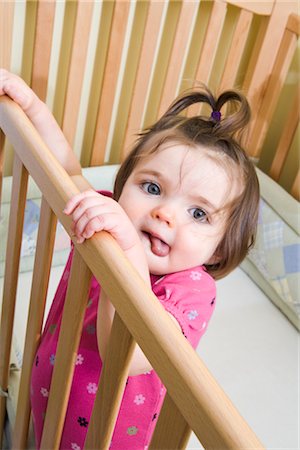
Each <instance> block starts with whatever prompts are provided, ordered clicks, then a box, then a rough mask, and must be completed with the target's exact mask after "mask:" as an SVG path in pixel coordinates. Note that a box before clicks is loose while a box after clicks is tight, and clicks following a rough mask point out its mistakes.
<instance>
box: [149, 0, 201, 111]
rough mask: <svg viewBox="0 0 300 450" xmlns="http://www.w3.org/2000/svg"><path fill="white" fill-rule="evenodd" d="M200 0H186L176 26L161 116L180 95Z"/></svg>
mask: <svg viewBox="0 0 300 450" xmlns="http://www.w3.org/2000/svg"><path fill="white" fill-rule="evenodd" d="M198 7H199V4H198V2H191V1H190V0H184V1H183V2H182V7H181V11H180V16H179V20H178V23H177V26H176V34H175V39H174V43H173V48H172V51H171V55H170V59H169V63H168V71H167V74H166V78H165V81H164V88H163V92H162V97H161V100H160V105H159V111H158V116H159V117H160V116H161V115H162V114H163V113H164V112H165V111H166V110H167V108H168V107H169V106H170V104H171V103H172V102H173V100H174V99H175V97H176V96H177V95H178V89H179V82H180V78H181V74H182V70H183V64H184V61H185V56H186V54H187V51H188V46H189V37H190V33H191V28H192V26H193V22H194V17H195V15H196V14H197V10H198Z"/></svg>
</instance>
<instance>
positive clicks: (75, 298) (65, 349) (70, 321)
mask: <svg viewBox="0 0 300 450" xmlns="http://www.w3.org/2000/svg"><path fill="white" fill-rule="evenodd" d="M91 276H92V274H91V271H90V269H89V268H88V266H87V265H86V264H85V262H84V261H83V259H82V258H81V256H80V255H79V253H78V252H77V251H76V250H75V251H74V255H73V261H72V268H71V273H70V279H69V284H68V289H67V294H66V300H65V306H64V311H63V317H62V323H61V329H60V334H59V339H58V346H57V352H56V357H55V364H54V370H53V375H52V380H51V386H50V392H49V399H48V405H47V411H46V417H45V423H44V429H43V435H42V440H41V448H42V449H50V448H51V450H58V449H59V445H60V439H61V434H62V430H63V425H64V419H65V414H66V410H67V406H68V400H69V394H70V389H71V385H72V378H73V372H74V367H75V361H76V353H77V349H78V345H79V340H80V336H81V329H82V324H83V319H84V314H85V310H86V304H87V297H88V292H89V287H90V281H91ZM57 399H59V401H60V409H59V410H58V408H57Z"/></svg>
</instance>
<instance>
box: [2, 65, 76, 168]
mask: <svg viewBox="0 0 300 450" xmlns="http://www.w3.org/2000/svg"><path fill="white" fill-rule="evenodd" d="M5 94H6V95H8V96H9V97H10V98H12V99H13V100H14V101H15V102H16V103H18V104H19V105H20V107H21V108H22V109H23V111H24V112H25V113H26V115H27V116H28V118H29V119H30V120H31V122H32V123H33V125H34V126H35V128H36V129H37V131H38V132H39V134H40V136H41V137H42V139H43V140H44V142H45V143H46V145H47V146H48V147H49V149H50V150H51V151H52V153H53V154H54V155H55V157H56V158H57V159H58V161H59V162H60V163H61V164H62V166H63V167H64V168H65V169H66V171H67V172H68V173H69V174H70V175H79V174H81V167H80V164H79V161H78V160H77V158H76V156H75V154H74V152H73V151H72V149H71V147H70V145H69V143H68V141H67V140H66V138H65V136H64V134H63V132H62V130H61V129H60V127H59V125H58V123H57V122H56V120H55V118H54V117H53V115H52V114H51V112H50V111H49V109H48V107H47V106H46V104H45V103H43V102H42V101H41V100H40V99H39V98H38V96H37V95H36V94H35V93H34V92H33V91H32V89H30V87H29V86H27V84H26V83H25V82H24V81H23V80H22V79H21V78H20V77H18V76H17V75H15V74H12V73H10V72H8V71H7V70H5V69H0V95H5Z"/></svg>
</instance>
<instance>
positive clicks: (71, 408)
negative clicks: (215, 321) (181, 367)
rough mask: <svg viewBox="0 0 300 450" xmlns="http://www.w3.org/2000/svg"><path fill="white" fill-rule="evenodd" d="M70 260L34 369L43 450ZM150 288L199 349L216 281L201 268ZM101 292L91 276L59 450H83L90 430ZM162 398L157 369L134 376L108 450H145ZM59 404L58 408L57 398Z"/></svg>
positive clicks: (37, 433)
mask: <svg viewBox="0 0 300 450" xmlns="http://www.w3.org/2000/svg"><path fill="white" fill-rule="evenodd" d="M72 256H73V251H71V253H70V256H69V259H68V262H67V264H66V267H65V270H64V273H63V275H62V278H61V280H60V283H59V286H58V288H57V292H56V294H55V297H54V300H53V303H52V306H51V309H50V312H49V316H48V318H47V322H46V325H45V329H44V331H43V335H42V339H41V343H40V346H39V348H38V351H37V354H36V357H35V361H34V365H33V370H32V378H31V405H32V416H33V423H34V430H35V437H36V445H37V448H39V447H40V441H41V436H42V430H43V424H44V417H45V411H46V407H47V400H48V393H49V388H50V382H51V376H52V371H53V366H54V362H55V352H56V347H57V342H58V334H59V329H60V324H61V319H62V312H63V306H64V301H65V296H66V289H67V284H68V278H69V273H70V267H71V260H72ZM151 285H152V291H153V292H154V294H155V295H156V296H157V298H158V299H159V301H160V302H161V303H162V305H163V306H164V308H165V309H166V311H168V312H169V313H171V314H172V315H173V316H174V317H175V318H176V320H177V321H178V322H179V324H180V326H181V329H182V333H183V334H184V336H185V337H186V338H187V339H188V340H189V342H190V343H191V345H192V346H193V347H194V348H196V346H197V344H198V342H199V339H200V338H201V336H202V335H203V333H204V332H205V330H206V327H207V324H208V321H209V319H210V317H211V315H212V312H213V310H214V305H215V293H216V288H215V282H214V280H213V278H212V277H211V276H210V275H209V274H208V273H207V272H206V270H205V269H204V268H203V267H201V266H199V267H195V268H192V269H189V270H183V271H181V272H177V273H172V274H168V275H165V276H153V275H151ZM100 289H101V287H100V286H99V283H98V282H97V280H96V279H95V278H92V281H91V286H90V291H89V300H88V303H87V308H86V313H85V318H84V324H83V331H82V336H81V340H80V344H79V348H78V353H77V359H76V366H75V371H74V378H73V382H72V387H71V393H70V399H69V403H68V409H67V414H66V420H65V424H64V429H63V434H62V440H61V445H60V448H61V449H66V450H80V449H83V445H84V440H85V437H86V433H87V429H88V424H89V420H90V416H91V412H92V408H93V403H94V400H95V395H96V391H97V386H98V382H99V377H100V374H101V368H102V362H101V359H100V356H99V351H98V345H97V335H96V320H97V317H96V316H97V306H98V301H99V294H100ZM116 357H117V355H116ZM164 395H165V388H164V386H163V384H162V383H161V381H160V379H159V378H158V376H157V375H156V373H155V371H154V370H151V371H150V372H147V373H143V374H141V375H137V376H130V377H129V378H128V381H127V385H126V388H125V392H124V396H123V400H122V404H121V408H120V411H119V416H118V419H117V423H116V426H115V430H114V433H113V437H112V441H111V446H110V449H112V450H145V449H147V448H148V444H149V442H150V440H151V436H152V433H153V430H154V427H155V424H156V421H157V418H158V414H159V412H160V408H161V405H162V402H163V399H164ZM57 401H58V405H57V407H58V408H59V406H60V405H59V399H58V400H57Z"/></svg>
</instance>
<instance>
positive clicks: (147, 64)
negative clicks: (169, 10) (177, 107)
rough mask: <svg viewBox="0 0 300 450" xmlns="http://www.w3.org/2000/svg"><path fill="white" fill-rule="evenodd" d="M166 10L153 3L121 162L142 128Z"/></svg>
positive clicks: (162, 4) (157, 3) (162, 3)
mask: <svg viewBox="0 0 300 450" xmlns="http://www.w3.org/2000/svg"><path fill="white" fill-rule="evenodd" d="M163 10H164V2H163V1H153V0H152V1H151V2H150V5H149V11H148V17H147V22H146V26H145V33H144V38H143V43H142V49H141V54H140V59H139V65H138V68H137V75H136V80H135V86H134V89H133V94H132V99H131V105H130V109H129V114H128V121H127V128H126V132H125V140H124V145H123V150H122V152H121V160H122V159H124V157H125V156H126V154H127V153H128V150H129V149H130V146H131V144H132V143H133V141H134V139H135V137H134V134H136V133H138V131H140V129H141V128H142V120H143V113H144V108H145V107H146V101H147V93H148V87H149V83H150V77H151V73H152V68H153V64H154V57H155V50H156V46H157V39H158V36H159V29H160V26H161V21H162V14H163Z"/></svg>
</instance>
